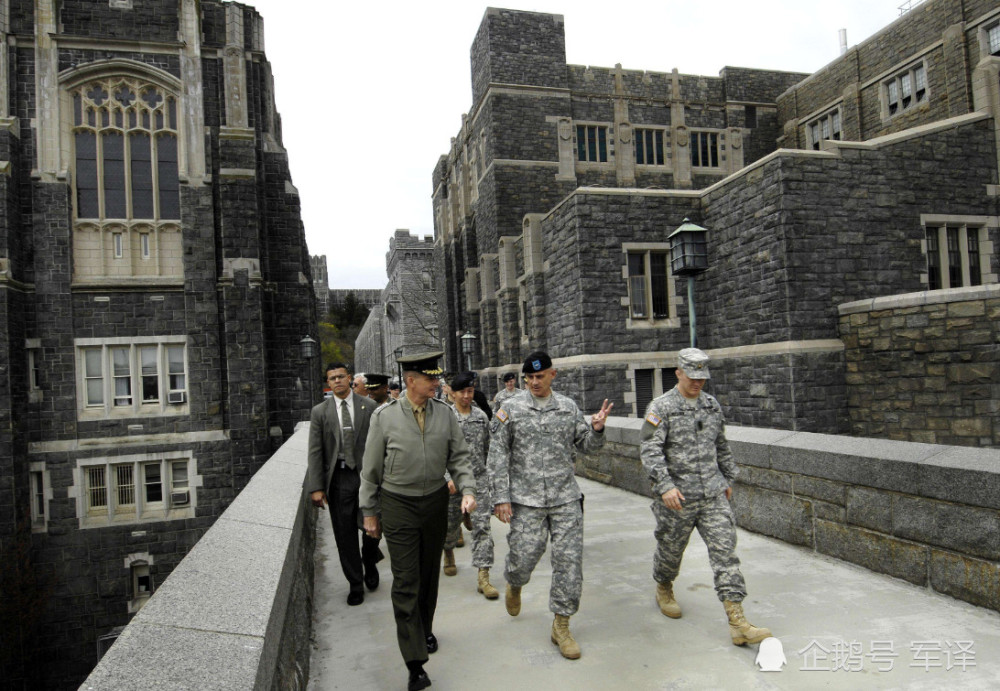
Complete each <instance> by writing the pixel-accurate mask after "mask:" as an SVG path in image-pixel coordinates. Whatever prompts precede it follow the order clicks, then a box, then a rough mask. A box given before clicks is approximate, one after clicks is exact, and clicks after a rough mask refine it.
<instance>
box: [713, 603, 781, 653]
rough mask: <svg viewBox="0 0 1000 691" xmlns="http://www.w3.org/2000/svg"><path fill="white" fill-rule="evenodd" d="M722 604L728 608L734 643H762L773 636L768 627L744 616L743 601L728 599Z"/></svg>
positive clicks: (730, 631)
mask: <svg viewBox="0 0 1000 691" xmlns="http://www.w3.org/2000/svg"><path fill="white" fill-rule="evenodd" d="M722 606H723V607H725V608H726V615H727V616H728V617H729V635H730V636H732V638H733V645H744V644H746V643H760V642H761V641H762V640H764V639H765V638H770V637H771V632H770V631H769V630H768V629H763V628H758V627H756V626H754V625H753V624H751V623H750V622H748V621H747V618H746V617H745V616H743V604H742V603H740V602H730V601H729V600H726V601H724V602H723V603H722Z"/></svg>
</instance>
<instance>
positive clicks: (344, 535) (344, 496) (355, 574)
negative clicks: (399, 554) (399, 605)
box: [327, 461, 382, 592]
mask: <svg viewBox="0 0 1000 691" xmlns="http://www.w3.org/2000/svg"><path fill="white" fill-rule="evenodd" d="M360 488H361V479H360V476H359V475H358V471H357V469H356V468H341V467H340V461H337V466H336V468H335V469H334V471H333V477H332V478H331V479H330V491H329V492H327V502H328V503H329V504H330V521H331V522H332V523H333V537H334V538H335V539H336V541H337V552H338V554H339V555H340V568H342V569H343V570H344V576H346V577H347V582H348V583H350V584H351V591H352V592H363V591H364V585H363V578H364V575H365V574H364V572H365V571H370V570H371V569H374V568H376V566H375V564H376V562H378V560H379V557H380V556H381V554H382V553H381V552H380V551H379V548H378V542H379V541H378V540H376V539H375V538H371V537H368V536H367V535H365V534H364V533H362V534H361V549H360V550H358V530H359V529H360V528H361V525H360V524H359V521H360V518H359V516H360V511H359V510H358V490H359V489H360ZM362 567H363V568H362Z"/></svg>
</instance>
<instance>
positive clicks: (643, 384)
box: [635, 369, 653, 417]
mask: <svg viewBox="0 0 1000 691" xmlns="http://www.w3.org/2000/svg"><path fill="white" fill-rule="evenodd" d="M652 400H653V370H651V369H637V370H636V371H635V411H636V414H637V415H638V416H639V417H642V416H643V415H645V414H646V407H647V406H649V404H650V402H651V401H652Z"/></svg>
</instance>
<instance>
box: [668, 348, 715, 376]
mask: <svg viewBox="0 0 1000 691" xmlns="http://www.w3.org/2000/svg"><path fill="white" fill-rule="evenodd" d="M677 367H678V369H680V370H681V371H682V372H684V374H686V375H687V376H688V377H689V378H691V379H710V378H711V377H712V375H711V374H709V373H708V354H707V353H706V352H705V351H704V350H699V349H698V348H685V349H684V350H682V351H680V352H679V353H677Z"/></svg>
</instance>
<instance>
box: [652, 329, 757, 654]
mask: <svg viewBox="0 0 1000 691" xmlns="http://www.w3.org/2000/svg"><path fill="white" fill-rule="evenodd" d="M676 373H677V386H676V387H674V388H673V389H671V390H670V391H668V392H667V393H665V394H663V395H662V396H660V397H659V398H657V399H656V400H654V401H653V402H652V403H650V404H649V407H647V408H646V418H645V420H644V422H643V425H642V432H641V442H640V445H639V454H640V457H641V458H642V465H643V467H644V468H645V469H646V472H647V473H648V474H649V478H650V481H651V483H652V486H653V492H654V493H655V495H656V496H657V497H658V498H657V499H656V500H654V501H653V504H652V509H653V516H654V517H655V518H656V530H655V532H654V534H655V535H656V553H655V554H654V556H653V579H654V580H655V581H656V583H657V586H656V602H657V604H658V605H659V607H660V611H661V612H662V613H663V614H665V615H666V616H668V617H671V618H674V619H678V618H680V616H681V608H680V606H679V605H678V604H677V601H676V600H675V599H674V592H673V581H674V579H675V578H676V577H677V573H678V572H679V571H680V567H681V557H682V556H683V555H684V549H685V547H687V544H688V539H689V538H690V537H691V531H692V530H693V529H694V528H695V527H697V528H698V532H699V533H700V534H701V537H702V539H703V540H704V541H705V544H706V546H707V547H708V557H709V561H710V562H711V564H712V571H713V573H714V574H715V591H716V593H717V594H718V596H719V599H720V600H721V601H722V603H723V606H724V607H725V610H726V614H727V616H728V617H729V633H730V636H731V637H732V640H733V644H734V645H743V644H745V643H759V642H760V641H762V640H763V639H765V638H767V637H768V636H770V635H771V632H770V631H768V630H767V629H764V628H758V627H756V626H753V625H752V624H750V623H749V622H747V620H746V618H745V616H744V615H743V605H742V602H743V599H744V598H745V597H746V594H747V591H746V584H745V582H744V581H743V574H742V573H740V560H739V559H738V558H737V557H736V519H735V517H734V516H733V510H732V508H731V507H730V506H729V500H730V498H731V497H732V494H733V488H732V483H733V480H734V479H735V478H736V473H737V468H736V463H735V461H734V460H733V454H732V452H731V451H730V450H729V442H727V441H726V435H725V430H724V426H725V418H724V417H723V414H722V408H721V406H719V402H718V401H717V400H715V398H714V397H712V396H710V395H709V394H707V393H702V391H701V389H702V387H703V386H704V384H705V381H706V380H707V379H708V378H709V371H708V355H707V354H705V353H704V352H703V351H701V350H698V349H697V348H685V349H684V350H682V351H680V353H678V357H677V372H676Z"/></svg>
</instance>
